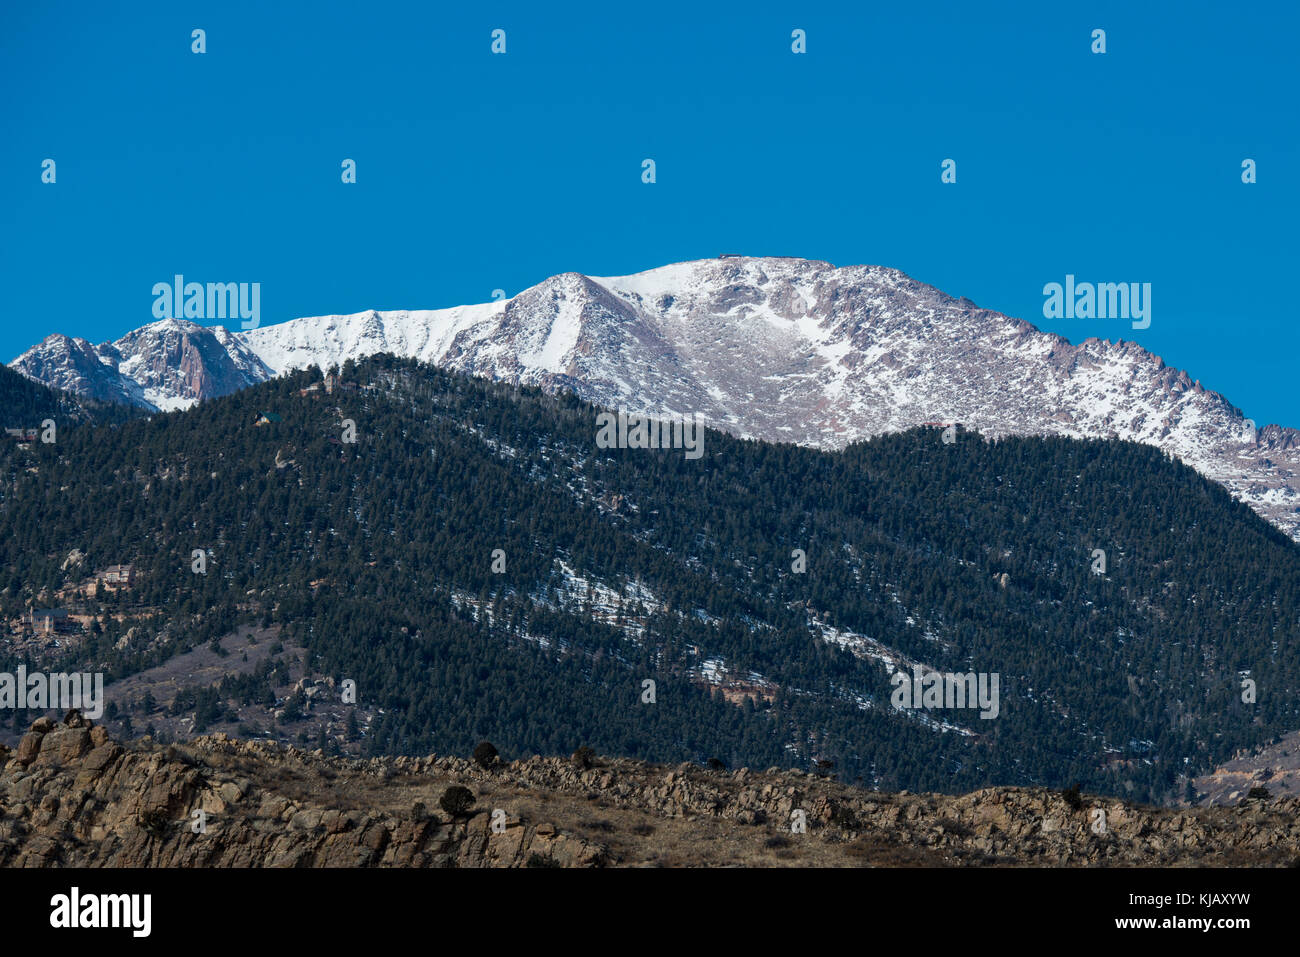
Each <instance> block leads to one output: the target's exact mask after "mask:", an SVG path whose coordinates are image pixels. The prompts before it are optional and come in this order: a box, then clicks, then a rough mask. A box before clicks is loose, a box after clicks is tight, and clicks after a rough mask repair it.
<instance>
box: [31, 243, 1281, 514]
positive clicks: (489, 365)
mask: <svg viewBox="0 0 1300 957" xmlns="http://www.w3.org/2000/svg"><path fill="white" fill-rule="evenodd" d="M381 352H391V353H395V354H397V355H401V356H406V357H412V358H416V359H420V360H422V361H425V362H429V363H434V364H437V365H439V366H443V367H446V368H450V369H455V370H458V371H462V372H466V373H469V374H473V375H479V376H487V377H491V378H495V379H499V380H504V381H510V382H520V383H524V384H535V385H542V386H545V387H548V388H564V389H569V390H572V391H574V392H576V393H578V394H579V395H581V396H582V397H583V398H585V399H589V400H591V401H594V402H597V403H599V404H601V405H605V406H609V407H622V408H625V409H628V410H629V411H640V412H651V413H661V414H666V413H694V412H699V413H701V414H702V415H703V417H704V419H705V421H706V422H707V423H708V424H710V425H712V426H714V427H716V428H721V429H725V430H727V431H730V432H733V433H736V434H739V435H742V436H748V437H753V438H760V439H765V440H770V441H789V442H798V443H803V444H810V445H816V446H821V447H829V448H836V447H841V446H843V445H845V444H846V443H848V442H851V441H854V440H857V439H862V438H866V437H869V436H871V435H875V434H879V433H881V432H887V431H892V430H899V429H906V428H910V427H912V426H915V425H919V424H922V423H927V422H954V421H955V422H961V423H963V424H964V425H965V426H966V427H968V428H972V429H976V430H979V431H981V432H984V433H986V434H991V435H1005V434H1044V435H1046V434H1051V435H1067V436H1075V437H1087V436H1111V435H1114V436H1118V437H1121V438H1126V439H1132V440H1135V441H1140V442H1145V443H1149V444H1152V445H1156V446H1159V447H1161V448H1163V449H1166V450H1167V451H1169V452H1171V453H1173V454H1175V455H1177V456H1178V457H1179V458H1181V459H1183V460H1184V461H1185V462H1187V463H1188V464H1189V465H1191V466H1192V467H1194V468H1196V469H1197V470H1199V471H1201V472H1202V474H1204V475H1206V476H1208V477H1210V478H1212V479H1214V480H1216V481H1219V482H1221V483H1222V484H1224V485H1225V486H1227V487H1228V488H1229V489H1230V490H1231V491H1232V492H1233V493H1234V494H1235V495H1237V496H1238V497H1239V498H1241V499H1242V500H1244V501H1246V502H1247V503H1249V504H1250V505H1251V506H1252V507H1253V508H1255V509H1256V511H1258V512H1259V513H1260V514H1261V515H1263V516H1265V517H1266V518H1267V519H1269V520H1270V521H1272V522H1274V523H1275V524H1276V525H1278V526H1279V527H1281V528H1283V529H1284V530H1286V531H1287V532H1288V534H1291V535H1292V536H1300V511H1297V509H1298V508H1300V433H1296V432H1295V430H1293V429H1284V428H1281V427H1279V426H1268V427H1266V428H1261V429H1259V430H1258V432H1256V431H1254V430H1253V429H1252V428H1251V426H1250V424H1249V423H1248V422H1247V421H1246V420H1245V419H1244V418H1243V417H1242V415H1241V413H1240V411H1239V410H1237V409H1236V408H1234V407H1233V406H1232V405H1231V404H1230V403H1229V402H1228V401H1227V400H1225V399H1224V398H1223V397H1222V396H1220V395H1218V394H1217V393H1215V392H1210V391H1207V390H1206V389H1204V388H1203V387H1202V386H1201V384H1200V383H1199V382H1195V381H1193V380H1191V379H1190V377H1188V376H1187V374H1186V373H1184V372H1182V371H1180V370H1178V369H1173V368H1170V367H1168V366H1166V365H1165V363H1164V362H1163V361H1162V360H1161V359H1160V357H1159V356H1156V355H1153V354H1151V353H1150V352H1147V351H1146V350H1145V349H1142V348H1141V347H1140V346H1138V345H1137V344H1135V343H1132V342H1124V341H1119V342H1111V341H1109V340H1107V339H1097V338H1090V339H1085V340H1084V341H1082V342H1080V343H1079V344H1078V345H1074V344H1072V343H1070V342H1069V341H1068V340H1066V339H1064V338H1062V337H1060V336H1057V335H1052V334H1050V333H1045V332H1042V331H1041V330H1039V329H1037V328H1036V327H1035V326H1034V325H1032V324H1031V323H1029V322H1025V321H1024V320H1020V319H1015V318H1012V317H1009V316H1005V315H1002V314H1001V313H997V312H993V311H991V310H987V309H981V308H979V307H978V306H976V305H975V304H974V303H972V302H970V301H969V300H967V299H957V298H953V297H952V296H949V295H947V294H946V293H943V292H941V291H940V290H938V289H936V288H934V287H932V286H928V285H926V284H924V283H921V282H918V281H917V280H915V279H912V278H911V277H909V276H907V275H905V274H904V273H901V272H899V271H898V270H895V269H889V268H886V267H882V266H846V267H838V268H837V267H835V266H833V265H831V264H830V263H827V262H821V261H817V260H807V259H797V258H785V257H764V258H758V257H743V256H735V257H730V256H729V257H723V258H719V259H709V260H696V261H692V262H684V263H674V264H671V265H667V266H661V267H658V268H655V269H650V270H646V271H645V272H640V273H636V274H633V275H628V276H611V277H588V276H584V275H581V274H579V273H563V274H560V275H557V276H553V277H551V278H549V279H547V280H545V281H543V282H541V283H539V284H537V285H535V286H532V287H530V288H529V289H525V290H524V291H522V292H520V293H519V294H518V295H516V296H514V297H513V298H511V299H506V300H500V301H495V302H489V303H482V304H477V305H467V306H456V307H453V308H448V309H435V310H411V311H407V310H402V311H392V312H376V311H373V310H371V311H368V312H362V313H356V314H354V315H333V316H318V317H311V318H303V319H294V320H291V321H288V322H284V323H280V324H277V325H270V326H264V327H261V328H258V329H252V330H247V331H230V330H226V329H223V328H220V327H213V328H204V327H202V326H197V325H195V324H194V323H190V322H185V321H178V320H163V321H161V322H155V323H151V324H149V325H147V326H143V327H141V328H140V329H137V330H136V331H135V332H132V333H129V334H128V335H126V336H124V337H123V338H122V339H119V340H117V341H116V342H113V343H104V344H102V345H100V346H91V345H90V344H89V343H87V342H86V341H85V340H79V339H68V338H67V337H64V336H50V337H48V338H47V339H45V340H44V341H43V342H42V343H40V344H39V345H37V346H35V347H33V348H32V349H30V350H28V351H27V352H25V353H23V355H22V356H19V357H18V359H16V360H15V361H14V362H13V363H12V365H13V367H14V368H16V369H18V370H19V371H21V372H23V373H25V374H27V375H29V376H30V377H32V378H35V379H38V380H40V381H43V382H46V383H48V384H50V385H54V386H58V387H61V388H65V389H69V390H71V391H73V392H80V393H83V394H87V395H93V396H95V397H97V398H116V399H118V400H119V401H125V402H134V403H136V404H139V405H146V406H148V407H151V408H157V409H169V408H179V407H183V406H185V405H188V404H192V403H193V402H195V401H198V400H200V399H203V398H208V397H212V396H216V395H223V394H226V393H228V392H231V391H234V390H235V389H239V388H243V387H244V386H246V385H249V384H252V383H254V382H258V381H262V380H263V379H265V378H267V377H269V376H271V375H275V374H278V373H282V372H285V371H287V370H290V369H296V368H304V367H307V366H311V365H315V366H319V367H321V368H326V367H328V366H331V365H336V364H341V363H342V362H344V361H345V360H347V359H349V358H360V357H363V356H368V355H373V354H376V353H381Z"/></svg>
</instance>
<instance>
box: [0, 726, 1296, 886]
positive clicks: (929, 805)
mask: <svg viewBox="0 0 1300 957" xmlns="http://www.w3.org/2000/svg"><path fill="white" fill-rule="evenodd" d="M480 751H482V752H483V753H476V759H472V760H471V759H465V758H458V757H434V756H430V757H423V758H412V757H398V758H377V759H371V760H367V761H356V760H348V759H342V758H331V757H326V756H324V755H322V754H321V753H320V752H304V751H301V750H298V749H295V748H284V747H279V746H276V745H272V744H268V743H264V742H244V741H237V740H234V739H231V738H228V737H226V736H224V735H213V736H208V737H202V738H197V739H195V740H193V741H190V742H189V743H187V744H186V745H184V746H175V745H172V746H162V745H159V744H155V743H153V742H151V741H149V740H148V739H141V740H138V741H135V742H132V743H121V742H117V741H114V740H111V739H110V737H109V735H108V734H107V732H106V731H105V729H104V728H103V727H96V726H94V725H93V724H92V723H91V722H89V721H87V720H86V719H84V718H83V717H82V716H80V715H79V714H77V713H76V712H69V714H68V715H67V716H66V717H65V719H64V720H63V722H62V723H57V724H56V723H55V722H54V721H52V720H51V719H49V718H41V719H39V720H37V721H36V722H35V723H34V724H33V725H32V727H31V730H30V731H29V732H28V733H27V734H26V735H25V736H24V737H23V739H22V741H21V743H20V744H19V746H18V748H17V749H16V750H14V751H8V750H6V752H5V753H4V754H3V755H0V760H3V762H4V763H3V770H2V771H0V864H3V865H5V866H52V865H64V866H92V867H94V866H125V867H145V866H148V867H159V866H163V867H167V866H181V867H262V866H269V867H302V866H340V867H377V866H392V867H517V866H525V867H539V866H540V867H557V866H560V867H567V866H574V867H598V866H735V865H743V866H793V865H813V866H816V865H822V866H837V865H839V866H891V865H917V866H933V865H953V864H963V865H975V866H981V865H982V866H998V865H1046V866H1061V865H1069V866H1151V865H1259V866H1274V865H1276V866H1282V865H1294V864H1295V863H1296V862H1297V856H1298V852H1297V848H1300V818H1298V817H1297V811H1300V800H1297V799H1294V798H1289V799H1285V800H1274V801H1269V800H1263V799H1249V800H1246V801H1244V802H1243V803H1241V804H1239V805H1237V806H1235V807H1214V808H1187V809H1177V808H1165V809H1161V808H1152V807H1144V806H1139V805H1132V804H1126V803H1124V802H1122V801H1119V800H1115V799H1110V798H1105V799H1102V798H1095V797H1092V796H1088V795H1078V794H1077V793H1070V792H1064V793H1062V792H1054V791H1048V790H1045V789H1041V788H1031V789H1015V788H988V789H985V790H981V791H977V792H974V793H971V794H967V795H962V796H957V797H950V796H943V795H935V794H909V793H907V792H901V793H898V794H886V793H881V792H875V791H866V790H862V789H860V788H855V787H851V786H847V785H844V784H840V783H837V782H834V781H832V780H830V779H828V778H824V777H820V776H817V775H814V774H808V773H804V772H800V771H777V770H776V769H772V770H768V771H764V772H759V771H753V770H748V769H740V770H735V771H728V770H725V769H723V768H721V767H718V766H716V765H715V766H714V767H712V768H705V767H701V766H699V765H695V764H683V765H680V766H676V767H667V766H662V765H653V764H646V763H642V762H638V761H632V760H626V759H613V760H610V759H602V758H599V757H596V756H595V755H592V754H590V752H588V751H586V750H585V749H579V751H578V752H576V753H575V754H574V756H573V757H572V758H560V757H536V756H534V757H530V758H526V759H523V760H517V761H513V762H501V761H500V760H498V759H497V758H496V756H495V753H494V750H493V749H490V748H489V749H482V748H481V749H480ZM200 812H201V813H200ZM1098 812H1103V813H1104V826H1099V825H1098V821H1100V820H1102V817H1101V814H1099V813H1098ZM797 820H802V821H806V830H804V831H802V832H800V831H797V830H796V829H795V828H794V827H793V826H792V824H793V822H795V821H797Z"/></svg>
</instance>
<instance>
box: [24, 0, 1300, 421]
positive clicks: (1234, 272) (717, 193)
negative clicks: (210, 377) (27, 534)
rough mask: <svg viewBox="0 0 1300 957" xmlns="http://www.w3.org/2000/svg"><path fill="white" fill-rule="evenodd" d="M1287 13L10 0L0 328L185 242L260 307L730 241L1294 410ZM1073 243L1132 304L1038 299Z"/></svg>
mask: <svg viewBox="0 0 1300 957" xmlns="http://www.w3.org/2000/svg"><path fill="white" fill-rule="evenodd" d="M979 7H987V8H988V9H979ZM1135 8H1136V9H1135ZM498 27H499V28H502V29H504V30H506V37H507V53H506V55H504V56H494V55H492V54H491V53H490V49H489V48H490V43H491V38H490V34H491V31H492V30H493V29H494V28H498ZM194 28H202V29H204V30H206V32H207V52H206V53H205V54H203V55H196V54H194V53H191V51H190V45H191V39H190V34H191V30H193V29H194ZM795 28H801V29H803V30H805V31H806V32H807V38H808V39H807V44H808V52H807V53H806V54H804V55H795V54H793V53H791V50H790V44H791V39H790V34H791V31H792V30H793V29H795ZM1096 28H1101V29H1104V30H1105V31H1106V41H1107V52H1106V53H1105V54H1104V55H1096V54H1093V53H1092V52H1091V51H1090V45H1091V32H1092V30H1094V29H1096ZM1297 33H1300V13H1298V12H1297V5H1295V4H1292V3H1280V2H1279V3H1262V4H1253V5H1250V6H1248V7H1242V6H1240V5H1234V4H1228V3H1222V4H1198V3H1188V2H1183V3H1160V4H1154V3H1152V4H1147V3H1131V2H1125V3H1088V4H1083V3H1079V4H1072V3H1050V4H1043V3H999V4H980V5H976V4H967V3H939V4H926V3H906V4H890V5H876V4H860V3H854V4H848V3H844V4H833V5H832V4H796V3H781V4H762V3H757V4H756V3H745V4H716V5H715V4H702V3H691V4H686V3H663V2H654V3H650V4H608V3H606V4H601V5H591V6H578V5H564V4H536V3H530V4H490V5H479V4H463V5H455V6H451V5H448V6H444V5H441V4H436V3H430V2H422V3H409V4H408V3H385V2H368V3H364V4H355V3H348V4H337V3H332V2H316V3H311V4H303V5H300V6H291V5H288V4H285V5H279V4H274V5H273V4H268V3H265V2H252V3H244V2H221V3H194V4H191V3H184V2H175V0H171V2H165V3H148V2H141V3H130V4H86V3H81V2H78V3H69V2H48V3H41V4H24V5H21V6H20V5H18V4H8V5H6V6H5V8H4V9H3V11H0V89H3V90H4V91H5V94H4V97H3V100H0V210H2V211H3V220H2V221H0V222H2V224H3V226H4V228H3V229H2V230H0V263H2V264H3V266H2V267H0V268H2V271H3V279H4V289H5V297H4V304H5V310H6V312H5V316H4V320H3V322H2V323H0V356H2V357H3V358H4V359H5V360H6V361H7V360H8V359H11V358H13V357H14V356H15V355H17V354H18V353H19V352H21V351H22V350H23V349H25V348H26V347H27V346H29V345H31V344H32V343H33V342H35V341H37V340H39V339H40V338H42V337H44V336H45V335H47V334H49V333H51V332H64V333H67V334H70V335H79V336H84V337H86V338H88V339H91V340H92V341H96V342H98V341H102V340H104V339H111V338H117V337H118V336H120V335H121V334H123V333H124V332H126V331H128V330H129V329H132V328H135V327H136V326H139V325H143V324H144V323H146V322H149V321H152V319H153V316H152V314H151V307H152V303H153V297H152V295H151V292H150V290H151V288H152V286H153V284H154V283H155V282H159V281H168V280H169V279H170V277H171V276H173V275H174V274H175V273H183V274H184V275H185V276H186V277H187V278H189V279H193V280H197V281H222V282H226V281H242V282H253V281H256V282H260V283H261V284H262V321H263V323H268V322H276V321H280V320H283V319H288V318H293V317H296V316H304V315H319V314H325V313H349V312H356V311H360V310H362V309H366V308H378V309H397V308H436V307H441V306H449V305H455V304H459V303H464V302H481V301H485V300H487V299H489V298H490V297H491V293H492V290H493V289H495V288H502V289H505V290H506V291H507V292H508V293H509V294H512V295H513V294H514V293H516V292H518V291H519V290H520V289H523V288H525V287H527V286H530V285H532V284H534V283H536V282H539V281H541V280H542V279H544V278H546V277H547V276H550V275H553V274H555V273H559V272H566V271H578V272H584V273H588V274H591V275H618V274H623V273H628V272H635V271H639V270H642V269H647V268H651V267H653V266H657V265H662V264H664V263H668V262H675V261H679V260H685V259H695V258H701V257H709V256H714V255H717V254H718V253H720V252H741V253H747V254H752V255H795V256H805V257H808V258H816V259H826V260H829V261H831V262H834V263H837V264H840V265H845V264H851V263H879V264H883V265H888V266H893V267H896V268H899V269H902V270H904V271H905V272H907V273H908V274H910V275H912V276H914V277H915V278H917V279H920V280H922V281H925V282H928V283H931V284H933V285H936V286H938V287H940V288H942V289H944V290H945V291H947V292H950V293H952V294H954V295H965V296H968V297H969V298H971V299H973V300H974V301H975V302H977V303H978V304H979V305H981V306H984V307H987V308H991V309H996V310H998V311H1001V312H1005V313H1008V314H1011V315H1016V316H1021V317H1023V318H1026V319H1028V320H1029V321H1031V322H1034V323H1035V324H1037V325H1039V326H1040V327H1042V328H1046V329H1050V330H1051V331H1054V332H1059V333H1060V334H1062V335H1064V336H1066V337H1068V338H1069V339H1071V340H1072V341H1075V342H1077V341H1080V340H1082V339H1084V338H1087V337H1088V336H1098V337H1102V338H1110V339H1112V340H1113V339H1118V338H1124V339H1131V340H1135V341H1137V342H1139V343H1141V344H1142V345H1143V346H1145V347H1146V348H1148V349H1151V350H1152V351H1154V352H1156V353H1158V354H1160V355H1161V356H1163V357H1164V358H1165V360H1166V361H1167V362H1168V363H1170V364H1171V365H1176V366H1179V367H1181V368H1184V369H1186V370H1187V371H1188V372H1189V374H1191V375H1192V377H1193V378H1197V379H1200V380H1201V381H1202V383H1203V384H1204V385H1206V386H1207V387H1209V388H1213V389H1215V390H1217V391H1220V392H1222V393H1224V394H1225V395H1226V396H1227V397H1228V398H1229V399H1230V400H1232V401H1233V402H1234V403H1235V404H1236V405H1238V406H1239V407H1241V408H1242V410H1243V411H1244V412H1245V414H1246V415H1247V416H1250V417H1252V418H1254V419H1256V420H1257V421H1258V422H1259V423H1261V424H1263V423H1265V422H1281V423H1283V424H1289V425H1293V426H1300V408H1298V407H1297V401H1296V396H1295V389H1294V387H1293V383H1294V380H1295V378H1296V376H1295V364H1296V358H1295V357H1296V355H1297V354H1298V350H1297V346H1298V345H1300V332H1297V320H1300V315H1297V312H1298V311H1297V308H1296V305H1295V298H1294V294H1293V285H1294V276H1295V264H1296V261H1297V253H1298V252H1300V249H1298V247H1300V241H1298V240H1297V238H1296V228H1295V219H1296V215H1295V214H1296V210H1297V208H1298V206H1297V191H1298V189H1300V187H1298V186H1297V182H1300V176H1298V175H1297V174H1298V173H1300V155H1298V153H1300V150H1298V149H1297V146H1298V140H1300V134H1298V132H1297V130H1298V125H1297V110H1296V105H1295V95H1296V92H1297V88H1298V87H1300V84H1297V80H1296V70H1295V66H1294V53H1293V44H1294V42H1295V37H1296V35H1297ZM47 157H48V158H53V159H54V160H55V161H56V163H57V182H56V183H55V184H53V185H47V184H42V183H41V162H42V160H44V159H45V158H47ZM345 158H351V159H354V160H356V162H357V164H358V168H357V183H356V184H355V185H344V184H342V183H341V182H340V164H341V162H342V161H343V159H345ZM645 158H653V159H654V160H655V161H656V164H657V179H658V181H657V182H656V183H655V184H653V185H646V184H643V183H642V182H641V161H642V160H643V159H645ZM946 158H952V159H955V160H956V162H957V183H956V184H952V185H945V184H942V183H941V182H940V164H941V162H942V161H943V160H944V159H946ZM1245 158H1251V159H1254V160H1255V161H1256V162H1257V164H1258V182H1257V183H1255V184H1253V185H1245V184H1243V183H1242V182H1241V163H1242V160H1243V159H1245ZM1067 273H1072V274H1074V275H1076V276H1077V277H1078V278H1079V279H1080V280H1093V281H1103V282H1150V283H1151V284H1152V323H1151V326H1150V328H1149V329H1146V330H1142V331H1137V330H1133V329H1131V328H1130V326H1129V323H1127V322H1125V321H1123V320H1117V319H1093V320H1084V319H1074V320H1056V321H1048V320H1044V319H1043V318H1042V308H1043V298H1044V297H1043V293H1042V288H1043V285H1044V284H1045V283H1048V282H1061V281H1063V280H1064V277H1065V275H1066V274H1067Z"/></svg>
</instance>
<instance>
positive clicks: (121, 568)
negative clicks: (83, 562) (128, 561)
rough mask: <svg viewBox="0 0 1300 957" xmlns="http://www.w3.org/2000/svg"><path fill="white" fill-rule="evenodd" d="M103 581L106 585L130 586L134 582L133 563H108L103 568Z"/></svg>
mask: <svg viewBox="0 0 1300 957" xmlns="http://www.w3.org/2000/svg"><path fill="white" fill-rule="evenodd" d="M104 582H105V584H108V585H126V586H127V587H130V586H131V585H134V584H135V566H134V565H109V566H108V568H106V569H105V570H104Z"/></svg>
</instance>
